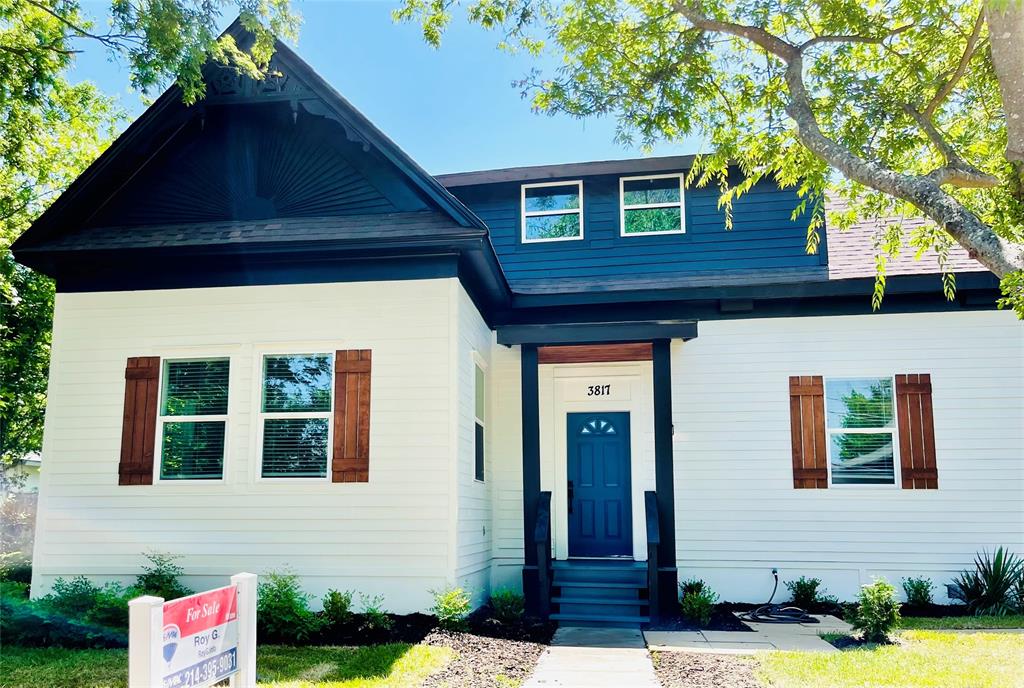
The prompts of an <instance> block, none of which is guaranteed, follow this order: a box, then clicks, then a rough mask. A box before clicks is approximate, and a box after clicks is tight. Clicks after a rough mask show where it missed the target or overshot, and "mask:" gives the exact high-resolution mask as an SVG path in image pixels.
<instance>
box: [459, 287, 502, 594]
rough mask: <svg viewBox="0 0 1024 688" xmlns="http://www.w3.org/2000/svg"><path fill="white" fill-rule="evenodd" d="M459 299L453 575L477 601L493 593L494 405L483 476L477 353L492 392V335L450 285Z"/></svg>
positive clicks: (487, 412) (487, 424)
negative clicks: (477, 448)
mask: <svg viewBox="0 0 1024 688" xmlns="http://www.w3.org/2000/svg"><path fill="white" fill-rule="evenodd" d="M452 288H453V294H454V295H453V301H454V302H455V304H456V313H457V317H458V321H457V337H456V346H455V347H454V351H455V355H456V361H455V364H454V366H453V367H454V369H455V370H456V374H457V379H456V381H455V388H456V389H457V390H458V394H457V398H458V411H457V413H458V415H457V419H456V420H457V424H458V437H457V446H458V459H457V460H458V470H457V472H456V474H457V485H456V487H455V493H456V494H457V495H458V501H457V513H456V517H455V522H456V533H457V536H456V539H455V543H456V556H455V578H456V580H457V582H458V585H460V586H462V587H464V588H465V589H466V590H468V591H469V592H470V593H471V594H472V595H473V599H474V602H475V603H476V604H483V603H484V602H486V601H487V598H488V596H489V594H490V567H491V495H490V490H491V486H492V484H493V477H492V476H491V473H490V469H491V466H490V465H489V464H490V451H489V449H490V446H489V445H490V444H491V441H490V437H489V436H490V426H491V423H490V422H489V421H490V417H491V414H490V411H491V409H490V408H489V407H488V408H487V409H486V410H485V417H484V446H485V451H484V481H483V482H480V481H478V480H477V479H476V453H475V446H476V437H475V433H476V416H475V401H476V379H475V374H476V359H475V358H474V353H475V354H476V355H477V356H479V358H480V360H481V362H482V363H483V367H484V369H485V372H486V376H487V381H486V389H485V393H486V394H487V395H488V396H492V392H491V389H490V388H491V387H492V385H493V383H492V382H491V373H490V367H491V366H490V360H491V349H492V346H493V343H492V342H493V335H492V333H491V330H490V328H488V327H487V324H486V323H485V322H484V320H483V318H482V317H480V312H479V311H478V310H477V309H476V306H475V305H474V304H473V302H472V300H471V299H470V298H469V296H468V295H467V294H466V291H465V289H463V288H462V285H460V284H459V283H457V282H454V283H453V285H452Z"/></svg>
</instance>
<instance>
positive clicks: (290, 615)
mask: <svg viewBox="0 0 1024 688" xmlns="http://www.w3.org/2000/svg"><path fill="white" fill-rule="evenodd" d="M311 597H312V595H310V594H308V593H306V592H304V591H303V590H302V586H300V585H299V577H298V576H297V575H296V574H294V573H292V572H290V571H271V572H270V573H268V574H266V575H265V576H263V577H262V579H261V580H260V583H259V585H258V586H257V588H256V619H257V624H258V627H259V632H260V637H261V638H262V639H263V640H270V641H275V642H283V643H291V644H294V643H300V642H302V641H304V640H306V639H307V638H309V637H310V636H312V635H314V634H315V633H317V631H319V630H320V626H321V622H320V619H319V618H318V617H317V615H316V614H314V613H313V612H312V611H310V609H309V600H310V599H311Z"/></svg>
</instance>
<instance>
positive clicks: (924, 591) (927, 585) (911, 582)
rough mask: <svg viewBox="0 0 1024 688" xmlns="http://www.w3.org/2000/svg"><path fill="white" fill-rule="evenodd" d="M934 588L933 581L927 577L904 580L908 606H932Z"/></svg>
mask: <svg viewBox="0 0 1024 688" xmlns="http://www.w3.org/2000/svg"><path fill="white" fill-rule="evenodd" d="M934 588H935V586H934V585H933V584H932V579H931V578H926V577H925V576H917V577H911V578H904V579H903V592H904V593H905V594H906V596H907V604H909V605H910V606H912V607H927V606H929V605H930V604H932V590H933V589H934Z"/></svg>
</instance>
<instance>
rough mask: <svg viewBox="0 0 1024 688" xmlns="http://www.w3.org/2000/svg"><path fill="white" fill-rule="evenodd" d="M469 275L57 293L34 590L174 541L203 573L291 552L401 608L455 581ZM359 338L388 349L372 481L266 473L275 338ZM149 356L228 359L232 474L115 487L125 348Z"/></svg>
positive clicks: (375, 388)
mask: <svg viewBox="0 0 1024 688" xmlns="http://www.w3.org/2000/svg"><path fill="white" fill-rule="evenodd" d="M456 289H458V291H460V292H461V288H460V287H458V283H457V281H456V280H423V281H400V282H386V283H357V284H311V285H288V286H268V287H235V288H211V289H184V290H172V291H146V292H111V293H90V294H58V296H57V301H56V312H55V331H54V340H53V363H52V367H51V376H50V391H49V402H48V408H47V419H46V432H45V442H44V444H45V448H44V452H43V453H44V456H46V464H47V466H46V471H45V472H44V474H43V485H42V490H41V491H42V498H41V499H42V502H41V505H40V511H39V514H40V518H39V528H38V538H37V541H36V550H35V569H34V575H35V580H34V585H33V592H34V593H35V594H43V593H45V592H46V591H47V589H48V588H49V586H50V584H51V583H52V581H53V579H54V578H55V577H56V576H72V575H78V574H84V575H87V576H95V577H108V578H120V579H123V580H128V579H130V578H131V577H132V576H134V575H135V573H137V572H138V570H139V567H140V565H141V564H142V563H143V558H142V552H143V551H144V550H147V549H158V550H164V551H169V552H173V553H180V554H183V555H184V559H183V560H182V562H181V563H182V565H183V566H184V568H185V570H186V572H187V573H188V574H189V578H188V579H187V580H186V582H187V583H188V584H190V585H192V586H193V587H201V586H204V585H207V584H213V583H223V581H224V578H223V577H224V576H226V575H228V574H231V573H236V572H238V571H241V570H248V571H253V572H255V573H263V572H266V571H268V570H272V569H279V568H282V567H286V566H287V567H291V568H292V569H293V570H295V571H296V572H297V573H299V574H301V575H302V577H303V582H304V585H305V587H306V588H307V589H309V590H310V591H312V592H314V593H316V594H317V595H318V596H319V595H320V594H321V593H322V592H323V591H324V590H325V589H327V588H328V587H334V588H338V589H346V588H350V589H355V590H358V591H361V592H366V593H373V594H376V593H381V594H384V595H385V598H386V600H385V601H386V604H387V606H389V607H390V608H391V609H393V610H395V611H399V612H409V611H414V610H418V609H425V608H426V607H428V606H429V604H430V598H429V593H428V590H430V589H439V588H441V587H443V586H444V585H446V584H447V583H449V582H450V581H452V580H453V579H454V575H453V574H454V562H453V560H452V556H451V551H450V548H452V547H453V543H454V536H453V534H452V526H453V523H452V521H451V514H453V513H454V504H453V500H454V494H453V491H452V489H451V486H452V484H453V481H454V480H453V475H452V474H453V466H454V455H455V450H454V448H453V446H452V431H451V429H452V428H453V427H454V426H455V423H456V422H458V423H459V424H460V425H461V424H462V421H461V420H458V421H456V420H455V419H454V411H453V410H452V409H453V407H454V404H455V401H454V395H455V389H454V388H453V386H452V379H453V377H454V376H455V375H456V374H458V375H459V376H460V377H462V376H463V370H462V369H463V368H464V367H465V366H463V365H460V366H459V371H458V373H456V372H455V371H453V370H452V367H451V364H452V360H453V359H452V349H453V348H454V347H453V346H452V337H453V334H452V331H451V330H452V323H453V322H454V321H453V317H455V316H454V315H453V313H454V312H455V309H458V308H461V306H460V303H461V302H460V301H458V300H456V298H455V294H456V291H455V290H456ZM463 346H464V345H463V344H460V347H463ZM350 348H351V349H362V348H366V349H372V350H373V377H372V400H371V418H372V423H371V434H370V482H369V483H363V484H359V483H350V484H331V483H329V482H326V481H325V482H322V483H317V482H312V483H311V482H309V481H299V482H289V481H287V480H278V481H272V482H271V481H258V480H257V479H256V475H257V468H256V467H257V465H258V461H259V451H258V448H257V447H256V446H255V437H256V427H255V418H254V415H253V414H254V412H255V410H256V408H257V404H258V398H259V390H258V385H259V370H258V358H259V352H260V351H262V350H273V349H280V350H284V349H292V350H295V349H305V350H308V351H327V352H333V351H334V350H335V349H350ZM147 355H158V356H162V357H165V358H167V357H187V356H203V355H222V356H223V355H226V356H229V357H230V360H231V381H230V398H229V414H230V420H229V423H228V446H227V450H226V453H227V456H226V460H225V474H226V476H225V477H226V479H225V481H224V482H217V483H192V484H168V483H163V484H158V485H152V486H118V485H117V474H118V458H119V454H120V442H121V418H122V404H123V395H124V367H125V360H126V359H127V358H128V357H130V356H147ZM460 355H461V352H460ZM469 399H470V401H468V402H464V403H466V404H471V403H472V401H471V397H469ZM467 408H468V407H467ZM460 409H461V405H460ZM460 412H461V411H460ZM460 453H464V452H460ZM477 508H478V509H480V508H486V507H485V506H479V507H477Z"/></svg>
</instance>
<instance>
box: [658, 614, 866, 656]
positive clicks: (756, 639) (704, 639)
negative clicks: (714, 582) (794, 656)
mask: <svg viewBox="0 0 1024 688" xmlns="http://www.w3.org/2000/svg"><path fill="white" fill-rule="evenodd" d="M815 618H817V619H818V623H804V624H771V623H753V622H751V621H744V622H743V623H745V624H746V625H747V626H750V628H751V631H646V632H645V633H644V637H645V639H646V640H647V644H648V645H649V646H650V648H651V649H652V650H656V651H662V652H671V651H681V652H712V653H716V654H730V655H745V654H753V653H755V652H759V651H761V650H801V651H804V652H837V651H838V650H837V649H836V648H835V647H833V646H832V645H830V644H829V643H827V642H825V641H824V640H822V639H821V638H820V637H819V636H820V634H822V633H850V632H851V630H852V629H851V628H850V624H848V623H846V622H845V621H841V620H840V619H837V618H836V617H834V616H816V617H815Z"/></svg>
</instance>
